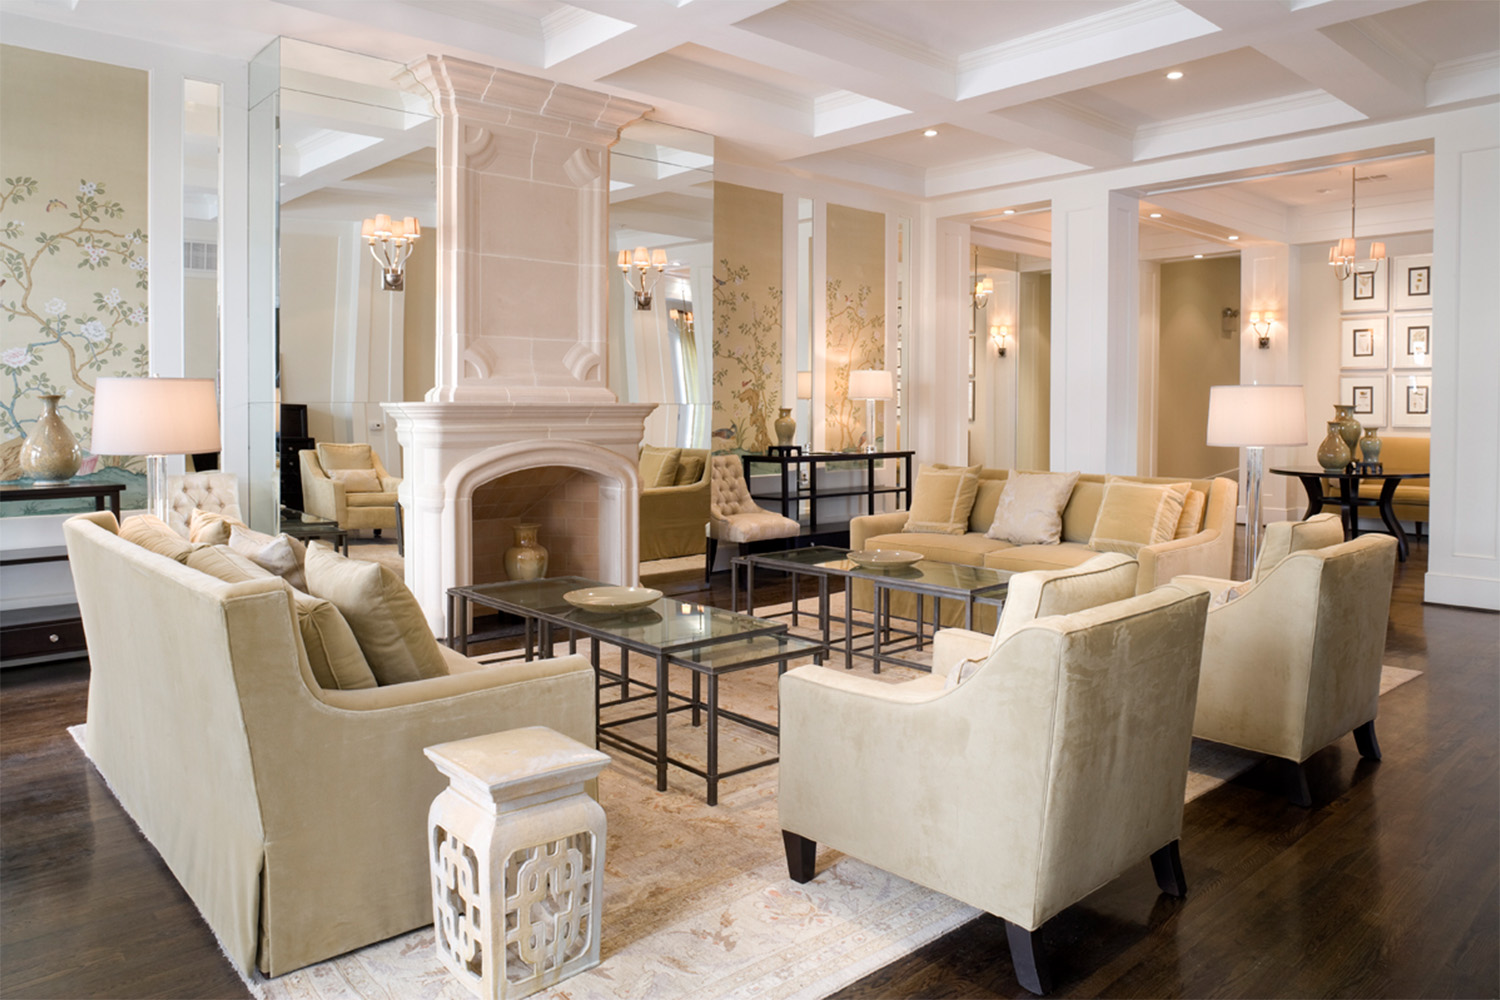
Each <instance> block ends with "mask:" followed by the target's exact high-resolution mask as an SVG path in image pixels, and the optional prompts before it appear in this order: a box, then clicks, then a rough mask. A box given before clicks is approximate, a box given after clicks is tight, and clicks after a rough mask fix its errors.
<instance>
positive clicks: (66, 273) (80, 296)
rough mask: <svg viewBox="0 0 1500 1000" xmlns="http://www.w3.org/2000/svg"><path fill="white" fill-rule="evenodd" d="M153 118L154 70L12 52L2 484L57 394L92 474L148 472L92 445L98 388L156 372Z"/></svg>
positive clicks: (4, 155)
mask: <svg viewBox="0 0 1500 1000" xmlns="http://www.w3.org/2000/svg"><path fill="white" fill-rule="evenodd" d="M147 107H148V94H147V74H146V73H145V72H144V71H141V70H132V69H125V68H121V67H117V66H109V65H106V64H103V63H96V62H89V61H86V60H82V59H70V58H66V57H63V56H57V55H52V54H50V53H44V52H35V51H32V50H29V49H22V48H17V47H14V46H0V312H3V314H4V316H5V322H4V323H3V324H0V379H3V389H0V480H14V479H17V478H20V476H21V470H20V464H19V454H20V447H21V443H22V441H23V440H24V439H25V437H26V434H27V433H28V431H29V429H30V427H31V425H32V424H33V423H35V422H36V420H37V419H38V417H40V416H41V413H42V402H41V400H40V398H39V397H40V396H41V395H43V394H46V393H56V394H58V395H61V396H63V397H64V398H63V400H62V401H61V403H60V404H59V407H58V409H59V413H60V414H61V415H62V417H63V420H64V422H65V423H66V424H67V425H68V428H69V429H70V430H71V431H72V432H73V433H74V434H75V435H76V436H77V437H78V439H79V443H80V444H81V445H82V446H83V448H84V455H85V458H84V465H83V468H81V469H80V470H79V475H80V476H89V475H95V476H102V477H104V478H110V479H114V480H116V481H121V480H133V479H136V478H139V475H138V474H139V472H140V469H142V468H143V467H144V460H143V459H141V458H139V457H132V458H115V457H108V458H105V457H95V456H92V455H90V454H89V452H88V446H89V431H90V426H91V423H92V413H93V403H94V388H93V387H94V382H95V380H97V379H98V378H99V377H100V376H101V375H145V374H147V370H148V365H147V360H148V358H147V338H146V329H147V327H146V321H147V316H146V301H147V300H146V287H147V278H148V275H147V269H146V261H147V253H146V245H147V244H146V226H147V215H146V177H147V160H148V149H147V131H146V130H147ZM86 505H88V504H87V502H86ZM4 506H5V507H7V508H18V507H21V506H23V505H21V504H6V505H4ZM28 512H30V511H11V510H8V511H6V513H28Z"/></svg>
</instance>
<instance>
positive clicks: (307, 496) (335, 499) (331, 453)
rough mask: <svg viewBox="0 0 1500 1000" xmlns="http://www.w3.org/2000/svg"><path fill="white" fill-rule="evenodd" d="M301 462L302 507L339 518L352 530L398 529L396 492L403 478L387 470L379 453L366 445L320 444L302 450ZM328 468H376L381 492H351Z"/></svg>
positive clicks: (311, 512) (319, 514)
mask: <svg viewBox="0 0 1500 1000" xmlns="http://www.w3.org/2000/svg"><path fill="white" fill-rule="evenodd" d="M297 455H298V460H299V461H300V462H301V463H302V509H303V510H304V511H306V512H307V513H309V514H316V515H317V516H318V517H326V518H328V519H329V520H330V521H337V522H338V523H339V527H341V528H345V529H348V530H350V531H354V530H357V529H359V528H380V529H389V530H391V531H395V530H396V491H397V490H399V489H400V488H401V480H400V478H398V477H396V476H392V475H391V474H390V473H388V472H386V471H385V466H384V465H382V464H381V461H380V456H379V455H377V454H376V453H375V449H374V448H371V447H370V446H369V445H367V444H332V443H325V444H319V445H318V447H317V450H315V451H299V452H298V453H297ZM329 469H373V470H374V472H375V474H376V475H377V476H378V477H379V479H380V486H381V489H380V492H376V493H370V492H365V493H351V492H349V491H348V490H347V489H346V488H345V484H344V483H343V482H341V481H340V480H337V479H333V478H331V477H330V476H329V475H328V471H327V470H329Z"/></svg>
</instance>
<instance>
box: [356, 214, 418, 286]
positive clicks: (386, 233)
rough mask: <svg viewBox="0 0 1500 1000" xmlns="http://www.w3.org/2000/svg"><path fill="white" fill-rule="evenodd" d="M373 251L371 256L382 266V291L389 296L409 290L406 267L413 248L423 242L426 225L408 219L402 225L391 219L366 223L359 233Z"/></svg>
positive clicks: (368, 220) (384, 217)
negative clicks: (423, 229) (424, 226)
mask: <svg viewBox="0 0 1500 1000" xmlns="http://www.w3.org/2000/svg"><path fill="white" fill-rule="evenodd" d="M359 235H360V237H361V238H362V239H363V240H364V241H365V243H367V244H368V245H369V247H370V256H371V257H374V258H375V263H377V264H379V265H380V287H381V288H382V289H384V290H385V291H387V292H402V291H405V290H406V275H405V272H404V270H403V269H404V267H405V265H406V258H408V257H410V256H411V251H412V247H413V246H414V245H415V244H416V242H417V240H419V239H421V238H422V225H421V223H419V222H417V220H416V219H415V218H413V217H412V216H410V215H408V216H407V217H406V218H404V219H402V220H401V221H399V222H395V221H392V219H391V217H390V216H389V215H377V216H375V218H373V219H366V220H365V221H364V225H362V226H361V227H360V230H359Z"/></svg>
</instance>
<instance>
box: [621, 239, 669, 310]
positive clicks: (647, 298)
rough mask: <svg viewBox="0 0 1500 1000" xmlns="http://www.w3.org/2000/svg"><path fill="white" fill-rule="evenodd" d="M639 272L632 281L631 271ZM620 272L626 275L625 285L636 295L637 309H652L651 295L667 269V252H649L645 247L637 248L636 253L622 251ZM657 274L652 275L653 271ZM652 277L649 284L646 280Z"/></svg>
mask: <svg viewBox="0 0 1500 1000" xmlns="http://www.w3.org/2000/svg"><path fill="white" fill-rule="evenodd" d="M631 267H634V268H635V269H636V270H637V272H638V273H637V274H636V275H635V280H634V281H632V280H630V279H631V274H630V269H631ZM619 268H620V271H621V272H622V273H623V274H624V275H625V284H627V285H629V286H630V290H631V291H632V292H634V293H635V307H636V308H637V309H650V308H651V293H652V292H653V291H654V290H655V289H656V283H657V282H658V281H660V280H661V275H662V272H663V271H665V270H666V269H667V252H666V251H665V250H649V251H648V250H647V249H646V248H645V247H636V248H635V252H634V253H631V252H630V251H629V250H621V251H620V259H619ZM653 268H654V269H655V270H656V274H654V275H652V274H651V271H652V269H653ZM648 276H649V277H650V279H651V281H650V283H649V284H648V283H647V281H646V279H647V277H648Z"/></svg>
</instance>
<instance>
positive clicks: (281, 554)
mask: <svg viewBox="0 0 1500 1000" xmlns="http://www.w3.org/2000/svg"><path fill="white" fill-rule="evenodd" d="M229 547H230V548H231V549H233V550H234V551H236V552H238V553H239V554H240V555H242V556H244V557H246V558H247V559H249V560H250V561H251V562H253V563H255V565H257V566H259V567H260V568H261V569H264V570H269V571H270V572H272V573H275V574H276V575H277V576H279V577H281V578H282V579H283V580H285V581H286V582H287V583H290V584H291V585H292V586H293V587H295V588H297V589H298V590H302V591H305V590H307V577H306V575H304V574H303V572H302V564H303V562H304V561H305V560H306V559H307V546H306V545H304V544H302V542H301V541H299V540H298V539H295V538H293V537H292V536H291V535H285V534H282V535H267V534H265V533H263V532H259V531H252V530H250V529H249V528H247V527H245V526H244V525H242V524H234V525H231V526H230V529H229Z"/></svg>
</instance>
